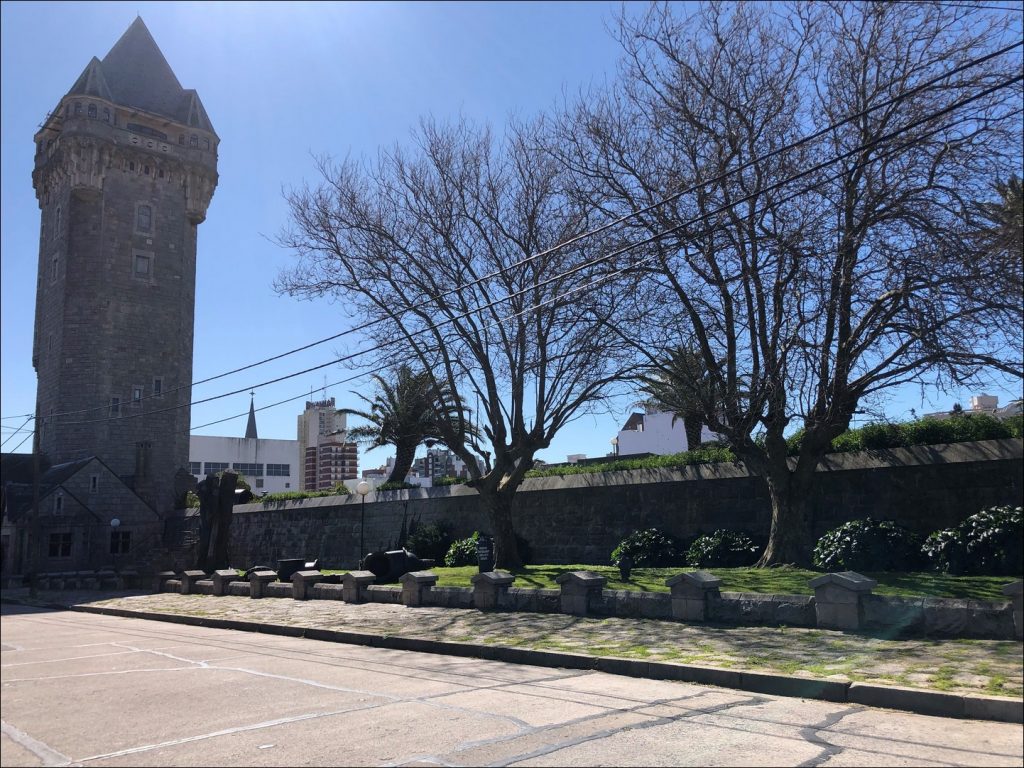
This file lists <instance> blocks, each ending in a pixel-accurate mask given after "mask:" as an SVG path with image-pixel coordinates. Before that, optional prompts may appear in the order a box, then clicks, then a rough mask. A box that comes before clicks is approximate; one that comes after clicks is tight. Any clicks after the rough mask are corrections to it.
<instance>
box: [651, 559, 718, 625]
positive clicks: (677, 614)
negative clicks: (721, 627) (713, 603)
mask: <svg viewBox="0 0 1024 768" xmlns="http://www.w3.org/2000/svg"><path fill="white" fill-rule="evenodd" d="M721 584H722V580H721V579H719V578H718V577H716V576H714V575H712V574H710V573H708V572H707V571H690V572H688V573H678V574H676V575H675V576H672V577H671V578H668V579H666V580H665V585H666V586H668V587H671V588H672V618H673V619H679V620H680V621H707V618H708V600H709V599H710V598H718V597H721V596H722V593H721V592H720V591H719V587H720V586H721Z"/></svg>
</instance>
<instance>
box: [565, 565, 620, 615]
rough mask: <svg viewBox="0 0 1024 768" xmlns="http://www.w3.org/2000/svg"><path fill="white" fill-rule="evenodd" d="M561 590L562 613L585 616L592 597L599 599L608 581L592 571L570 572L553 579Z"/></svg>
mask: <svg viewBox="0 0 1024 768" xmlns="http://www.w3.org/2000/svg"><path fill="white" fill-rule="evenodd" d="M555 581H556V582H558V584H559V585H561V589H562V613H571V614H574V615H576V616H586V615H587V612H588V609H589V607H590V599H591V598H592V597H600V596H601V590H602V589H604V585H605V584H606V583H607V582H608V580H607V579H606V578H605V577H604V576H601V575H600V574H597V573H594V572H593V571H571V572H569V573H563V574H562V575H561V576H559V577H558V578H557V579H555Z"/></svg>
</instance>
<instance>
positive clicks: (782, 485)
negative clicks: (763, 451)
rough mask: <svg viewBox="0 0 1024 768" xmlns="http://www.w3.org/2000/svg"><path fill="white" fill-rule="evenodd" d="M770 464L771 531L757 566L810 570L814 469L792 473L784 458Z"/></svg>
mask: <svg viewBox="0 0 1024 768" xmlns="http://www.w3.org/2000/svg"><path fill="white" fill-rule="evenodd" d="M770 463H771V466H770V467H769V469H768V471H767V472H766V473H765V480H767V482H768V494H769V496H770V498H771V504H772V528H771V533H770V534H769V536H768V546H767V547H765V550H764V553H763V554H762V555H761V559H760V560H759V561H758V562H757V566H758V567H759V568H764V567H766V566H769V565H783V564H787V563H792V564H794V565H798V566H801V567H809V566H810V565H811V550H812V548H813V542H811V540H810V527H809V525H808V523H809V520H808V518H809V512H810V498H809V495H810V491H811V485H812V482H811V481H812V480H813V478H814V474H813V471H814V470H813V467H812V468H811V471H810V472H808V471H807V469H806V466H798V468H797V470H796V471H790V469H789V467H788V465H787V463H786V460H785V458H783V459H782V460H781V461H778V460H776V461H772V462H770Z"/></svg>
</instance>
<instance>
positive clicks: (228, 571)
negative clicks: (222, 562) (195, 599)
mask: <svg viewBox="0 0 1024 768" xmlns="http://www.w3.org/2000/svg"><path fill="white" fill-rule="evenodd" d="M237 578H238V571H236V570H235V569H234V568H224V569H221V570H219V571H214V572H213V594H215V595H217V596H222V595H226V594H227V593H228V585H229V584H230V583H231V582H232V581H234V580H235V579H237Z"/></svg>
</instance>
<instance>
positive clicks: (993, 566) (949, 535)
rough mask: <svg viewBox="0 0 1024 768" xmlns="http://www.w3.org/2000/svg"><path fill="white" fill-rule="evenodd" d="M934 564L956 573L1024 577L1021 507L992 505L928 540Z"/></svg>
mask: <svg viewBox="0 0 1024 768" xmlns="http://www.w3.org/2000/svg"><path fill="white" fill-rule="evenodd" d="M924 553H925V555H926V556H927V557H928V560H929V562H930V563H931V566H932V567H933V568H934V569H935V570H937V571H942V572H946V573H952V574H953V575H955V576H1020V575H1021V572H1022V571H1024V524H1022V518H1021V508H1020V507H989V508H988V509H983V510H982V511H981V512H978V513H977V514H976V515H971V516H970V517H968V518H967V519H966V520H964V521H963V522H962V523H960V525H958V526H956V527H955V528H947V529H946V530H944V531H936V532H935V533H933V534H932V535H931V536H929V537H928V539H927V541H925V543H924Z"/></svg>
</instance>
